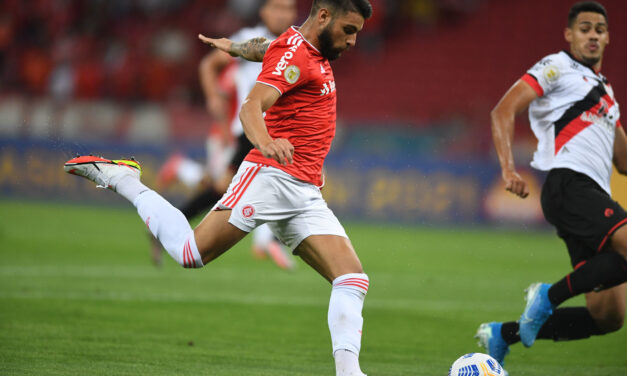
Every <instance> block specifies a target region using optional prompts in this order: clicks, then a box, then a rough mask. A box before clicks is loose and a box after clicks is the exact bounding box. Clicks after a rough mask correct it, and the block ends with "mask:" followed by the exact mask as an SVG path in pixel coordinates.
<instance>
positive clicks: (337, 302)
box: [328, 273, 368, 376]
mask: <svg viewBox="0 0 627 376" xmlns="http://www.w3.org/2000/svg"><path fill="white" fill-rule="evenodd" d="M367 292H368V276H367V275H366V274H363V273H351V274H344V275H342V276H339V277H337V278H336V279H335V280H334V281H333V289H332V290H331V299H330V301H329V317H328V319H329V330H330V331H331V341H332V343H333V356H334V357H335V369H336V375H337V376H348V375H363V373H362V372H361V369H360V368H359V350H360V349H361V329H362V326H363V323H364V320H363V318H362V317H361V310H362V308H363V305H364V298H365V297H366V293H367Z"/></svg>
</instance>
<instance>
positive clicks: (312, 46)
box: [292, 26, 322, 55]
mask: <svg viewBox="0 0 627 376" xmlns="http://www.w3.org/2000/svg"><path fill="white" fill-rule="evenodd" d="M298 29H299V27H298V26H292V30H294V32H296V33H297V34H298V35H300V36H301V38H303V40H304V41H305V42H307V44H308V45H309V46H311V48H313V49H314V50H315V51H316V52H317V53H319V54H320V51H318V49H317V48H316V47H314V45H313V44H311V43H310V42H309V41H308V40H307V38H305V37H304V36H303V34H301V32H300V31H299V30H298ZM321 55H322V54H321Z"/></svg>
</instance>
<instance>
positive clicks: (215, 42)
mask: <svg viewBox="0 0 627 376" xmlns="http://www.w3.org/2000/svg"><path fill="white" fill-rule="evenodd" d="M198 39H200V40H201V41H202V42H203V43H204V44H208V45H210V46H211V47H214V48H217V49H218V50H221V51H224V52H226V53H228V54H229V55H231V56H235V55H233V53H232V52H231V47H232V46H233V42H232V41H231V40H229V39H227V38H219V39H214V38H208V37H206V36H204V35H202V34H198Z"/></svg>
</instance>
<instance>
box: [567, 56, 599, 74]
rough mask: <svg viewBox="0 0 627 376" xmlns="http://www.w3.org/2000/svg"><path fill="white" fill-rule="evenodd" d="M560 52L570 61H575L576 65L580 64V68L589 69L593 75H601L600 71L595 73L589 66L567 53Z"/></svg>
mask: <svg viewBox="0 0 627 376" xmlns="http://www.w3.org/2000/svg"><path fill="white" fill-rule="evenodd" d="M562 52H563V53H565V54H566V55H568V57H569V58H571V60H573V61H575V62H576V63H577V64H580V65H581V66H584V67H586V68H588V69H590V71H591V72H592V73H594V74H595V75H599V76H601V74H600V72H601V71H598V72H597V71H595V70H594V68H592V67H591V66H589V65H587V64H586V63H584V62H583V61H580V60H577V59H576V58H575V57H574V56H573V55H572V54H571V53H570V52H569V51H566V50H562Z"/></svg>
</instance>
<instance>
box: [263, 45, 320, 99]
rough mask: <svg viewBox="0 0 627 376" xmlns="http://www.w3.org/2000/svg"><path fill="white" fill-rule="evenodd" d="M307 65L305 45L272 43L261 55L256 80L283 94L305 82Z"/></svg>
mask: <svg viewBox="0 0 627 376" xmlns="http://www.w3.org/2000/svg"><path fill="white" fill-rule="evenodd" d="M308 66H309V59H308V54H307V51H306V47H305V46H300V44H294V45H287V44H279V43H272V44H270V47H269V48H268V51H266V54H265V56H264V57H263V65H262V68H261V73H260V74H259V77H258V78H257V82H259V83H262V84H266V85H269V86H272V87H274V88H275V89H277V90H278V91H279V93H281V95H283V94H285V93H287V92H288V91H290V90H293V89H295V88H297V87H299V86H301V85H303V84H305V83H306V82H307V79H308V76H309V71H308Z"/></svg>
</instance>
